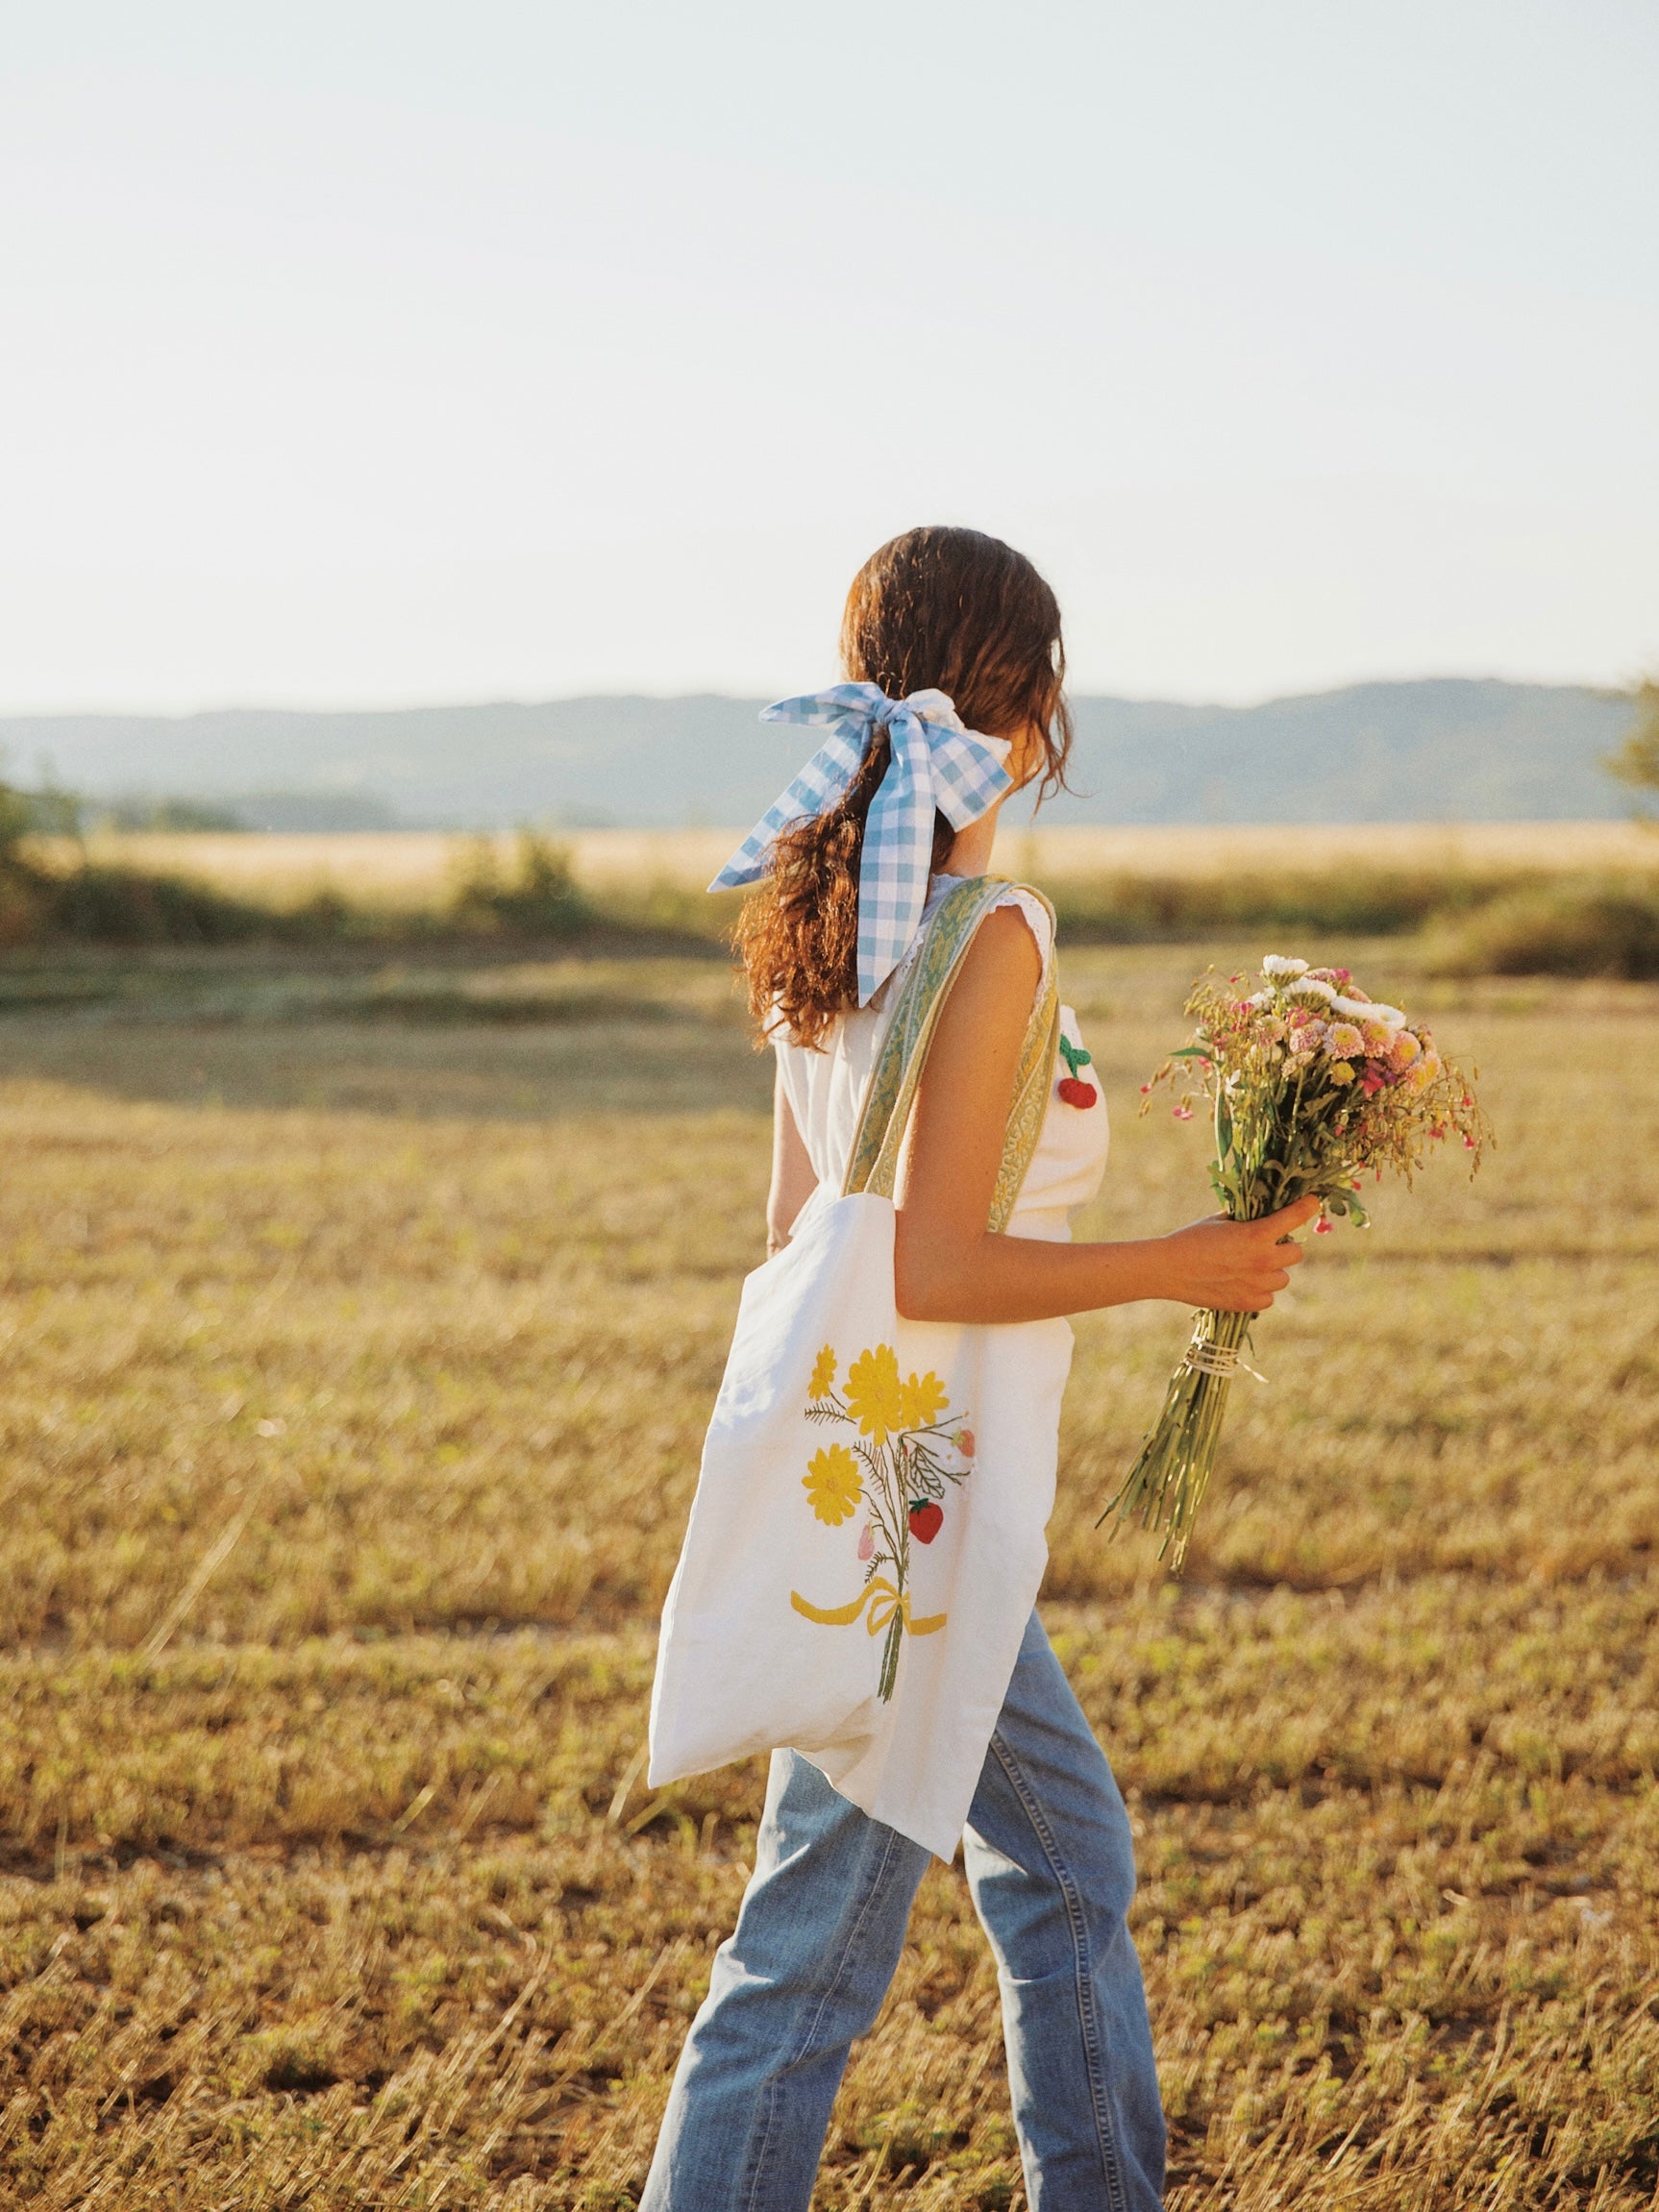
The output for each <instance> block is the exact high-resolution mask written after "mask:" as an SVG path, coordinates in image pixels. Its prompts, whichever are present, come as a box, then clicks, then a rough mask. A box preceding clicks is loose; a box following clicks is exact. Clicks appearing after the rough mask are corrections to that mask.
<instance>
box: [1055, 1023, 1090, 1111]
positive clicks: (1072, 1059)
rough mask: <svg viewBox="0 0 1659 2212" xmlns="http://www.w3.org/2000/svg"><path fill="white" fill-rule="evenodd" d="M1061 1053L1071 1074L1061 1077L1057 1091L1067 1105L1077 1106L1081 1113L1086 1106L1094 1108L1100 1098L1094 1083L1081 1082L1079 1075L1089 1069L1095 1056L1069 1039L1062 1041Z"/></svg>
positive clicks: (1064, 1038) (1063, 1038)
mask: <svg viewBox="0 0 1659 2212" xmlns="http://www.w3.org/2000/svg"><path fill="white" fill-rule="evenodd" d="M1060 1051H1061V1054H1062V1056H1063V1057H1064V1060H1065V1063H1066V1066H1067V1067H1068V1068H1069V1069H1071V1073H1070V1074H1069V1075H1062V1076H1061V1077H1060V1080H1059V1083H1058V1084H1057V1085H1056V1089H1057V1090H1058V1092H1059V1094H1060V1097H1061V1098H1062V1100H1063V1101H1064V1102H1065V1104H1066V1105H1068V1106H1076V1107H1077V1110H1078V1111H1079V1112H1081V1111H1082V1109H1083V1108H1084V1107H1085V1106H1092V1105H1093V1104H1094V1103H1095V1100H1096V1099H1097V1098H1098V1097H1099V1096H1100V1093H1099V1092H1098V1091H1097V1090H1096V1089H1095V1087H1094V1085H1093V1084H1092V1083H1084V1082H1082V1081H1080V1080H1079V1078H1078V1075H1077V1069H1079V1068H1087V1067H1089V1066H1090V1065H1091V1064H1092V1062H1093V1059H1094V1055H1093V1053H1092V1052H1090V1051H1088V1050H1087V1049H1086V1048H1085V1047H1084V1046H1083V1045H1074V1044H1073V1043H1072V1041H1071V1039H1070V1038H1069V1037H1062V1038H1061V1039H1060Z"/></svg>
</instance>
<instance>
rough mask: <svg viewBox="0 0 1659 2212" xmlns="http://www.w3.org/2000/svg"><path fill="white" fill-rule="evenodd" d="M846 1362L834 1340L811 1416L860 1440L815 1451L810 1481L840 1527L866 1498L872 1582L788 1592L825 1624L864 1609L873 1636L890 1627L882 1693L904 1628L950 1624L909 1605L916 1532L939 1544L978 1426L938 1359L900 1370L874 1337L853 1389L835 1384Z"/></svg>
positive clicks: (820, 1371)
mask: <svg viewBox="0 0 1659 2212" xmlns="http://www.w3.org/2000/svg"><path fill="white" fill-rule="evenodd" d="M839 1364H840V1363H839V1361H838V1359H837V1357H836V1353H835V1347H834V1346H833V1345H832V1344H826V1345H825V1346H824V1347H823V1349H822V1350H821V1351H820V1352H819V1354H818V1357H817V1359H816V1360H815V1361H814V1362H813V1364H812V1372H811V1376H810V1378H809V1379H808V1382H807V1386H806V1397H807V1404H806V1417H807V1419H808V1420H813V1421H838V1422H841V1423H844V1424H845V1425H846V1426H847V1427H848V1428H852V1429H856V1430H857V1432H858V1435H857V1437H856V1438H854V1442H853V1444H852V1447H851V1449H849V1447H848V1446H847V1445H846V1444H827V1445H825V1446H824V1447H823V1448H822V1449H821V1450H819V1451H817V1452H814V1453H813V1455H812V1457H811V1459H810V1460H808V1462H806V1472H805V1475H804V1476H803V1477H802V1487H803V1489H805V1492H806V1496H807V1501H808V1503H809V1504H810V1506H811V1508H812V1511H813V1512H814V1513H815V1514H816V1516H817V1517H818V1519H819V1520H821V1521H822V1522H824V1523H825V1525H826V1526H827V1527H829V1528H839V1527H840V1525H841V1523H842V1522H843V1521H846V1520H850V1519H851V1518H852V1516H853V1515H854V1513H855V1512H856V1511H857V1509H858V1506H859V1504H860V1503H862V1504H863V1506H864V1508H865V1512H866V1518H865V1522H864V1526H863V1528H862V1529H861V1530H860V1531H859V1535H858V1552H857V1556H858V1560H859V1562H860V1563H861V1564H862V1565H863V1567H864V1586H863V1588H862V1589H861V1590H860V1591H859V1593H858V1595H857V1596H856V1597H855V1598H853V1599H851V1600H850V1601H849V1602H848V1603H847V1604H845V1605H839V1606H818V1605H814V1604H813V1603H812V1601H811V1600H810V1599H809V1598H804V1597H803V1596H802V1595H801V1592H800V1591H799V1590H791V1591H790V1593H789V1602H790V1604H791V1605H792V1606H793V1607H794V1609H795V1610H796V1611H797V1612H798V1613H800V1614H802V1615H803V1616H804V1618H805V1619H806V1620H809V1621H816V1622H818V1623H819V1624H820V1625H821V1626H823V1627H825V1628H851V1627H852V1626H853V1624H854V1621H857V1620H860V1619H862V1620H863V1622H864V1626H865V1629H866V1631H867V1632H868V1634H871V1635H872V1636H877V1635H880V1634H882V1633H883V1632H885V1634H886V1639H887V1640H886V1643H885V1645H884V1646H883V1649H882V1654H881V1670H880V1680H879V1685H878V1695H879V1697H881V1698H882V1699H888V1698H890V1697H891V1696H892V1694H893V1687H894V1684H895V1683H896V1681H897V1680H898V1672H899V1650H900V1646H901V1644H902V1642H903V1640H904V1636H905V1635H906V1634H908V1635H913V1636H925V1635H932V1634H936V1632H937V1631H938V1630H940V1629H942V1628H943V1627H944V1626H945V1621H946V1615H945V1614H944V1613H929V1615H928V1616H927V1617H926V1618H925V1619H924V1618H920V1617H918V1616H917V1615H915V1614H914V1613H912V1611H911V1610H910V1544H911V1540H912V1538H913V1539H914V1540H915V1541H916V1542H917V1543H919V1544H930V1543H931V1542H932V1541H933V1539H934V1537H935V1536H938V1534H939V1531H940V1530H941V1529H942V1528H943V1527H944V1524H945V1508H944V1505H943V1503H942V1502H941V1501H942V1500H943V1499H944V1498H945V1496H946V1495H947V1491H948V1488H949V1487H950V1486H953V1485H955V1484H958V1483H962V1482H965V1481H966V1479H967V1477H968V1475H969V1474H970V1472H971V1471H972V1470H971V1468H970V1466H969V1464H968V1462H970V1461H972V1459H973V1457H974V1451H975V1439H974V1432H973V1430H972V1429H971V1428H969V1427H968V1426H967V1423H968V1420H969V1418H970V1416H969V1415H968V1414H967V1413H965V1412H964V1413H955V1414H951V1417H950V1418H949V1419H948V1420H947V1418H946V1417H945V1416H946V1415H947V1414H948V1413H950V1407H951V1400H950V1396H949V1393H948V1392H947V1390H946V1389H945V1386H944V1384H943V1383H942V1382H941V1381H940V1379H939V1377H938V1376H937V1375H936V1374H934V1373H933V1371H932V1369H931V1368H929V1370H928V1372H927V1373H926V1374H925V1375H918V1374H916V1373H914V1372H912V1373H910V1374H909V1375H906V1376H901V1374H900V1372H899V1356H898V1354H897V1353H896V1352H895V1351H894V1349H893V1347H892V1345H891V1344H875V1345H870V1346H867V1347H866V1348H865V1349H864V1350H863V1351H862V1352H860V1353H859V1354H858V1356H857V1358H856V1359H855V1360H854V1362H853V1364H852V1365H851V1366H850V1367H849V1368H848V1370H847V1388H846V1394H845V1396H839V1395H837V1393H836V1389H835V1377H836V1373H837V1370H838V1367H839ZM954 1461H960V1462H962V1463H961V1464H960V1465H956V1464H953V1462H954ZM883 1568H888V1569H890V1570H891V1572H890V1573H886V1574H884V1573H883V1572H882V1571H881V1570H882V1569H883Z"/></svg>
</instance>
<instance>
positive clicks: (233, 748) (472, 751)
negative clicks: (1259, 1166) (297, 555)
mask: <svg viewBox="0 0 1659 2212" xmlns="http://www.w3.org/2000/svg"><path fill="white" fill-rule="evenodd" d="M763 703H764V702H763V701H761V700H740V699H723V698H717V697H712V696H700V697H694V698H686V699H635V698H616V699H606V698H594V699H564V700H547V701H545V702H544V703H542V704H538V705H530V704H517V703H510V702H503V703H499V704H487V705H475V706H440V707H412V708H408V709H399V710H394V711H386V712H375V713H338V714H310V713H287V712H277V711H273V710H267V709H254V708H248V709H232V710H227V711H225V712H222V713H214V714H196V715H186V716H180V717H171V718H166V717H161V716H138V715H42V716H31V717H14V718H12V719H11V720H0V756H3V757H4V759H5V761H6V762H7V763H8V764H9V772H10V774H12V776H13V777H15V778H17V779H19V780H26V781H33V780H34V779H35V773H36V771H37V767H38V764H40V763H41V762H42V761H45V762H47V763H49V765H50V769H51V772H52V774H53V775H54V777H55V778H56V780H57V781H59V782H60V783H62V784H63V785H66V786H67V787H68V788H70V789H71V790H75V791H80V792H83V793H86V794H87V795H89V796H91V797H93V798H95V799H116V798H120V799H143V798H146V797H149V798H161V797H167V798H174V799H197V800H203V801H213V802H220V803H225V804H229V805H231V806H233V807H237V806H238V802H240V805H239V808H238V810H239V811H241V812H243V813H244V814H245V815H246V817H247V819H249V820H250V821H252V822H259V823H263V824H265V825H268V826H270V827H272V828H276V827H279V826H280V827H284V828H290V827H291V828H302V827H307V826H311V825H312V820H311V818H312V817H314V826H316V827H318V828H327V827H345V826H356V825H358V824H359V822H360V823H362V825H363V826H367V824H368V823H370V822H378V823H384V822H386V821H387V820H388V818H389V819H390V820H391V821H393V822H395V823H398V824H400V825H409V826H419V827H434V828H447V827H457V828H475V827H476V828H495V827H507V826H510V825H511V824H512V823H518V822H527V821H554V822H558V823H565V824H567V825H568V826H571V827H584V826H603V825H605V824H607V823H615V824H617V825H619V826H624V827H640V828H649V827H656V826H664V827H668V826H680V825H685V824H694V823H714V824H721V825H725V824H741V823H746V822H748V821H749V820H751V819H752V818H753V817H754V816H755V815H757V814H759V813H760V812H761V811H762V809H763V808H764V807H765V806H767V805H768V804H769V803H770V801H771V800H772V799H774V798H775V797H776V796H777V794H778V792H779V791H780V789H781V787H782V786H783V784H784V783H785V782H786V781H787V780H788V777H789V775H790V774H792V773H793V771H794V769H795V767H796V766H797V765H798V763H799V762H800V761H801V760H802V759H804V758H805V754H806V752H807V750H808V749H809V744H810V733H809V732H807V731H805V730H802V729H795V728H779V727H776V726H774V725H763V724H760V723H758V722H756V720H755V715H756V713H757V711H758V709H759V707H760V706H761V705H762V704H763ZM1074 708H1075V711H1076V715H1077V751H1076V754H1075V756H1074V768H1073V777H1072V780H1073V782H1074V783H1075V785H1076V787H1077V789H1076V792H1075V793H1074V794H1070V795H1066V796H1062V797H1061V798H1059V799H1056V800H1054V801H1053V802H1052V805H1051V807H1050V808H1049V809H1048V810H1047V811H1046V814H1045V819H1046V820H1049V821H1052V822H1056V823H1063V822H1076V823H1113V822H1117V823H1222V822H1239V823H1250V822H1306V823H1319V822H1442V821H1444V822H1493V821H1548V820H1563V819H1568V820H1570V819H1579V820H1586V819H1590V820H1593V819H1597V818H1611V817H1617V816H1619V815H1621V814H1622V813H1623V812H1624V811H1625V802H1624V799H1623V795H1622V792H1621V790H1620V788H1619V786H1618V785H1617V784H1615V783H1614V782H1613V781H1612V780H1611V779H1610V778H1609V777H1608V776H1607V775H1606V774H1604V773H1603V772H1602V770H1601V769H1600V767H1599V766H1598V762H1599V760H1600V758H1601V756H1602V755H1603V754H1605V753H1606V752H1607V751H1609V750H1611V748H1612V747H1613V746H1614V745H1615V744H1617V742H1618V741H1619V739H1620V737H1621V736H1622V733H1623V731H1624V728H1625V726H1626V725H1627V724H1628V722H1629V719H1630V706H1629V702H1628V700H1625V699H1624V698H1623V697H1622V696H1621V695H1619V694H1617V693H1606V692H1597V691H1591V690H1588V689H1585V688H1583V687H1580V686H1575V685H1566V684H1523V683H1500V682H1497V681H1489V680H1477V679H1469V678H1462V677H1437V678H1434V679H1431V680H1426V681H1422V682H1412V683H1368V684H1354V685H1350V686H1349V687H1348V688H1347V689H1346V690H1342V691H1330V692H1319V693H1315V694H1312V695H1310V696H1308V697H1305V698H1299V699H1281V700H1270V701H1268V702H1267V703H1266V704H1265V705H1262V706H1250V707H1223V706H1182V705H1176V704H1172V703H1167V702H1164V701H1160V700H1120V699H1102V698H1093V699H1089V698H1085V699H1078V700H1075V701H1074Z"/></svg>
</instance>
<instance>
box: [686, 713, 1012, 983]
mask: <svg viewBox="0 0 1659 2212" xmlns="http://www.w3.org/2000/svg"><path fill="white" fill-rule="evenodd" d="M760 719H761V721H762V722H789V723H805V724H806V725H809V726H813V727H820V728H822V727H824V726H826V725H827V726H828V727H829V736H828V737H827V738H826V739H825V741H824V743H823V744H822V745H821V746H820V747H819V748H818V750H817V751H816V752H815V753H814V754H813V755H812V758H811V759H810V760H809V761H808V762H807V763H806V765H805V768H804V769H803V770H802V771H801V773H800V774H799V775H798V776H796V778H795V780H794V782H793V783H791V784H790V786H789V788H788V789H787V790H786V791H784V792H783V793H782V794H781V795H780V797H779V798H778V799H776V800H775V801H774V803H773V804H772V805H771V806H769V807H768V808H767V810H766V812H765V813H764V814H763V815H762V816H761V817H760V820H759V821H758V822H757V823H755V827H754V828H753V829H752V830H751V831H750V832H749V835H748V836H747V837H746V838H745V839H744V840H743V843H742V844H741V845H740V846H739V847H738V848H737V850H736V851H735V852H734V853H733V854H732V855H731V858H730V860H729V861H728V862H727V863H726V866H725V867H724V868H723V869H722V870H721V871H720V873H719V874H718V875H717V876H716V877H715V878H714V880H713V882H712V883H711V884H710V885H709V886H708V888H709V890H710V891H733V890H736V889H737V888H738V887H739V886H740V885H742V884H745V883H757V882H758V881H759V880H760V878H761V877H762V876H763V875H764V874H765V873H766V868H767V862H768V857H769V855H770V852H771V848H772V845H773V842H774V840H775V839H776V838H777V836H778V834H779V832H780V830H782V829H786V828H787V827H788V826H789V824H790V823H792V822H800V821H801V820H802V819H803V818H804V817H805V816H806V815H811V814H823V813H825V812H827V811H828V810H829V808H830V807H831V806H833V805H834V804H835V802H836V800H837V799H839V798H840V797H841V795H842V793H843V792H844V791H845V790H846V789H847V787H848V785H849V784H850V783H851V782H852V780H853V778H854V775H855V774H857V772H858V764H859V762H860V761H861V760H862V759H863V757H864V754H865V752H866V750H868V748H869V746H870V745H871V744H872V743H873V741H874V739H875V734H876V732H877V730H878V729H885V730H886V731H887V733H888V737H889V740H890V742H891V744H892V748H893V758H892V761H891V763H890V764H889V766H888V769H887V773H886V774H885V775H884V776H883V777H882V778H881V787H880V789H879V791H878V792H877V794H876V797H875V799H874V800H873V801H872V802H871V807H870V813H869V818H868V820H867V821H866V823H865V825H864V853H863V861H862V865H861V867H860V871H859V875H858V1003H859V1005H860V1006H867V1005H868V1004H869V1003H870V1001H871V999H872V998H874V997H875V995H876V994H877V992H878V991H879V990H880V988H881V986H882V984H883V983H885V982H886V980H887V978H888V976H889V975H891V974H892V972H893V971H894V969H895V968H897V967H898V965H899V963H900V961H901V960H903V959H904V954H905V953H906V952H907V951H908V950H909V948H910V944H911V941H912V939H913V938H914V937H915V934H916V931H917V930H918V928H919V927H920V926H921V922H922V910H923V908H924V907H925V906H926V904H927V902H928V874H929V862H930V861H931V858H932V850H933V816H934V813H935V811H937V812H938V813H940V814H942V815H943V816H944V817H945V819H946V821H947V822H948V823H950V824H951V826H952V828H953V829H966V828H967V827H968V824H969V823H973V822H978V819H979V817H980V816H981V815H983V814H988V813H989V812H990V810H991V808H992V807H993V806H994V805H995V804H996V803H997V801H998V799H1001V798H1002V796H1003V793H1004V792H1005V791H1008V790H1010V789H1011V788H1012V784H1013V779H1012V777H1011V776H1010V775H1009V774H1008V772H1007V770H1006V769H1005V768H1004V767H1003V763H1002V761H1001V760H1000V759H999V758H998V757H997V751H996V750H993V748H994V747H995V746H996V744H997V741H996V740H994V739H986V738H984V737H982V736H980V734H979V733H978V731H977V730H972V729H967V728H965V727H964V726H963V725H962V721H961V718H960V716H959V715H958V714H957V712H956V710H955V708H954V706H953V704H952V703H951V701H950V700H948V699H947V698H946V696H945V694H944V693H943V692H942V691H914V692H912V693H911V694H910V696H909V697H908V698H907V699H889V698H888V697H887V695H886V693H885V692H884V691H882V690H881V688H880V686H879V684H874V683H837V684H832V685H831V686H830V688H829V690H828V691H817V692H811V693H808V694H807V695H806V696H805V698H802V699H780V700H778V702H777V703H776V705H773V706H769V707H766V708H764V709H763V710H762V712H761V716H760Z"/></svg>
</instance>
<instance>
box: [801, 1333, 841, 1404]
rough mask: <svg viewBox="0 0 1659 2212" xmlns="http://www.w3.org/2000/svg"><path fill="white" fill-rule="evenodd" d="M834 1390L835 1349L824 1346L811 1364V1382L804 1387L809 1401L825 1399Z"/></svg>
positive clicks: (829, 1345) (828, 1345) (831, 1346)
mask: <svg viewBox="0 0 1659 2212" xmlns="http://www.w3.org/2000/svg"><path fill="white" fill-rule="evenodd" d="M834 1388H835V1347H834V1345H833V1344H826V1345H825V1347H824V1349H823V1350H822V1351H821V1352H820V1353H819V1355H818V1357H817V1359H816V1360H814V1361H813V1363H812V1380H811V1381H810V1382H809V1383H808V1384H807V1386H806V1395H807V1397H808V1398H811V1399H818V1398H827V1397H828V1396H829V1393H830V1391H831V1390H832V1389H834Z"/></svg>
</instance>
